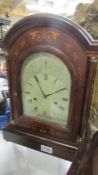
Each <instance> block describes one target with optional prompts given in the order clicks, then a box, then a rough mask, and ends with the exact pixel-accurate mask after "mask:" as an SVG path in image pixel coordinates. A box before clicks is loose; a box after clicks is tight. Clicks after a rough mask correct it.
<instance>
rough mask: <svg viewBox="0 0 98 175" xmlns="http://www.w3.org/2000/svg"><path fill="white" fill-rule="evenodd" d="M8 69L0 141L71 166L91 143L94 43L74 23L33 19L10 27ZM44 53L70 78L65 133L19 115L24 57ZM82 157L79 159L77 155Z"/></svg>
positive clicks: (43, 17) (40, 16)
mask: <svg viewBox="0 0 98 175" xmlns="http://www.w3.org/2000/svg"><path fill="white" fill-rule="evenodd" d="M3 48H4V51H5V56H6V60H7V64H8V80H9V88H10V97H11V110H12V120H11V122H10V123H9V124H8V126H7V127H6V128H5V130H4V132H3V135H4V138H5V139H6V140H7V141H13V142H16V143H19V144H21V145H24V146H27V147H30V148H33V149H36V150H39V151H41V145H46V146H48V147H49V148H52V153H51V154H52V155H55V156H57V157H62V158H64V159H68V160H73V157H74V156H75V153H76V152H77V150H79V148H80V147H81V145H84V144H85V143H87V140H88V139H89V138H90V129H89V128H90V126H89V122H88V119H89V111H90V104H91V97H92V91H93V84H94V79H95V74H96V64H97V55H98V42H97V41H95V40H93V39H92V37H91V36H90V35H89V34H88V33H87V32H86V31H85V30H84V29H83V28H81V27H80V26H79V25H77V24H76V23H74V22H72V21H70V20H68V19H66V18H63V17H58V16H56V15H50V14H38V15H33V16H29V17H26V18H24V19H23V20H21V21H19V22H18V23H17V24H15V25H14V26H13V27H12V28H11V29H10V31H9V32H8V33H7V35H6V37H5V39H4V40H3ZM38 52H48V53H51V54H54V55H56V56H57V57H59V58H60V59H61V60H62V61H63V62H64V64H66V66H67V68H68V70H69V72H70V74H71V81H72V86H71V95H70V104H69V116H68V125H67V128H62V127H61V126H59V125H57V124H53V123H49V122H44V121H40V120H37V119H33V118H32V119H30V118H27V117H24V116H23V114H22V100H21V85H20V72H21V68H22V64H23V62H24V60H25V58H27V56H28V55H30V54H32V53H38ZM82 155H83V154H82Z"/></svg>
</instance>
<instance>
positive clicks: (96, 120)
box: [89, 63, 98, 135]
mask: <svg viewBox="0 0 98 175" xmlns="http://www.w3.org/2000/svg"><path fill="white" fill-rule="evenodd" d="M89 123H90V127H91V132H92V135H93V134H94V133H95V132H96V131H97V130H98V63H97V71H96V77H95V83H94V90H93V97H92V103H91V108H90V119H89Z"/></svg>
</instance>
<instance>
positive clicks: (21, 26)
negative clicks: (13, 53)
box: [3, 14, 98, 53]
mask: <svg viewBox="0 0 98 175" xmlns="http://www.w3.org/2000/svg"><path fill="white" fill-rule="evenodd" d="M38 27H40V28H41V27H44V28H45V27H49V28H50V31H47V30H46V31H45V29H44V30H42V32H41V33H40V31H39V29H38V30H36V31H33V32H31V34H30V35H31V38H32V39H36V40H38V41H41V40H43V39H46V40H47V41H51V40H56V39H57V38H59V34H58V32H53V31H51V28H55V29H58V30H62V31H64V32H66V33H67V32H68V33H67V35H71V37H73V38H74V39H75V40H77V42H79V44H80V45H81V47H83V48H84V49H85V50H86V51H87V53H89V52H90V51H92V52H95V53H97V51H98V41H97V40H94V39H93V38H92V37H91V35H90V34H89V33H88V32H87V31H86V30H85V29H83V28H82V27H81V26H79V25H78V24H76V23H75V22H73V21H71V20H69V19H67V18H63V17H59V16H57V15H50V14H36V15H33V16H28V17H25V18H24V19H22V20H20V21H19V22H17V23H16V24H15V25H14V26H13V27H12V28H11V29H10V31H9V32H8V34H7V35H6V37H5V39H4V40H3V47H4V48H5V47H6V48H7V49H9V48H10V47H11V45H12V44H13V42H15V40H16V39H17V38H18V37H20V36H21V34H23V33H24V32H27V31H29V30H31V29H35V28H38ZM13 33H14V35H13ZM65 42H66V40H65ZM23 44H24V40H23V41H22V44H21V45H23Z"/></svg>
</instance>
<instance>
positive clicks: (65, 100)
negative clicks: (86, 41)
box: [21, 52, 71, 127]
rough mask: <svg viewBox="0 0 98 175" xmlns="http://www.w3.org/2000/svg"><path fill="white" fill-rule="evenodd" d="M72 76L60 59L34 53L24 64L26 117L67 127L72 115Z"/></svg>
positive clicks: (22, 86) (22, 88) (23, 102)
mask: <svg viewBox="0 0 98 175" xmlns="http://www.w3.org/2000/svg"><path fill="white" fill-rule="evenodd" d="M70 90H71V76H70V72H69V70H68V68H67V66H66V65H65V64H64V63H63V61H61V60H60V59H59V58H58V57H57V56H55V55H53V54H50V53H47V52H39V53H34V54H32V55H30V56H29V57H27V58H26V59H25V61H24V64H23V67H22V71H21V92H22V105H23V114H24V115H25V116H29V117H32V118H33V117H34V118H37V119H42V120H45V121H48V122H55V123H59V124H62V125H64V126H65V127H66V125H67V119H68V111H69V100H70Z"/></svg>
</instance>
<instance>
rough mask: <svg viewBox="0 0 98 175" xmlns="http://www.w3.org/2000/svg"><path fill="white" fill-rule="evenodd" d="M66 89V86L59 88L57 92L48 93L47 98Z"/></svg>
mask: <svg viewBox="0 0 98 175" xmlns="http://www.w3.org/2000/svg"><path fill="white" fill-rule="evenodd" d="M64 90H66V88H62V89H59V90H57V91H55V92H53V93H51V94H46V95H45V98H47V97H49V96H51V95H53V94H56V93H59V92H61V91H64Z"/></svg>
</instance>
